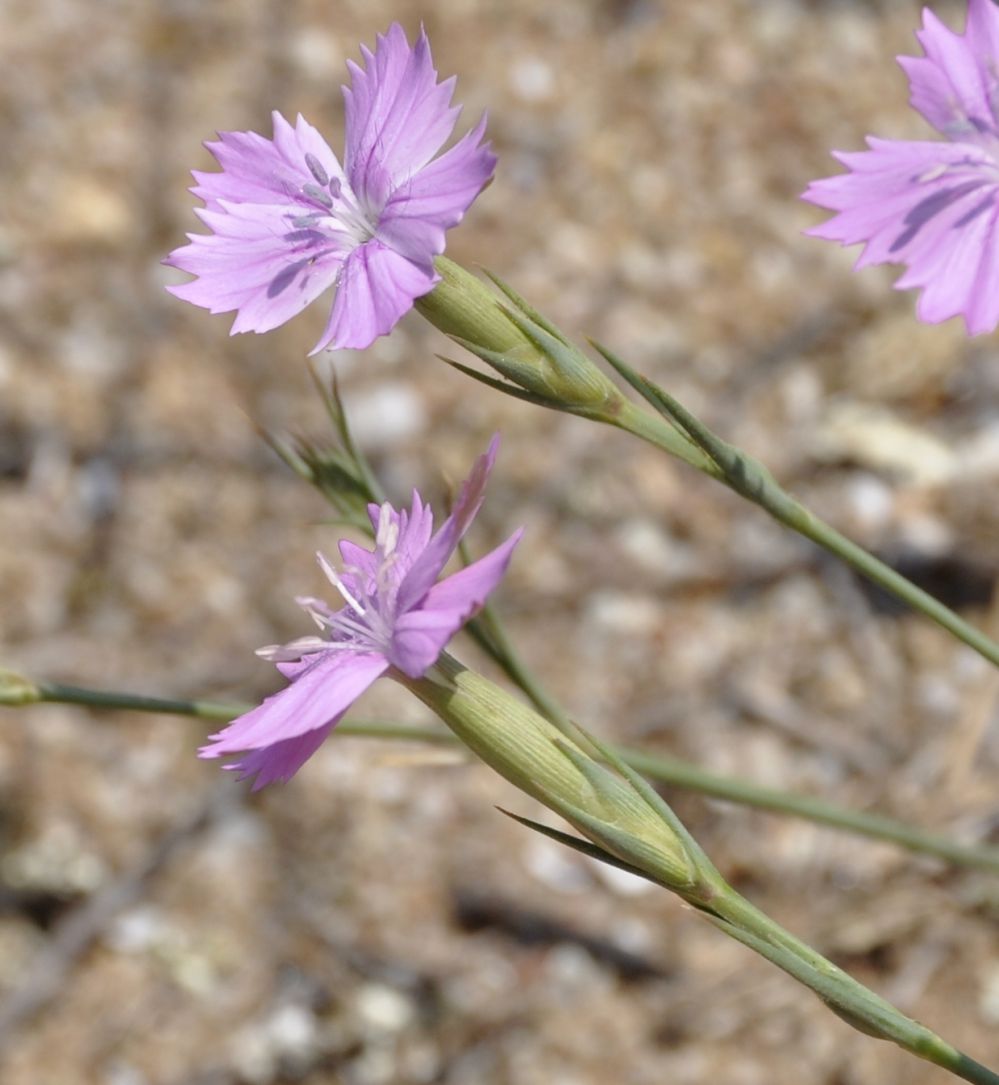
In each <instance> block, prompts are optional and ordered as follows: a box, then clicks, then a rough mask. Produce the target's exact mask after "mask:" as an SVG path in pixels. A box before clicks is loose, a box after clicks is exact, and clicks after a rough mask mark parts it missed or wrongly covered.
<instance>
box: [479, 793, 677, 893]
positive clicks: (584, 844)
mask: <svg viewBox="0 0 999 1085" xmlns="http://www.w3.org/2000/svg"><path fill="white" fill-rule="evenodd" d="M496 809H497V810H499V812H500V813H501V814H505V815H506V816H507V817H508V818H512V819H513V820H514V821H518V822H520V824H521V825H524V826H526V827H527V828H528V829H533V830H534V831H535V832H538V833H541V835H542V836H547V837H548V838H549V839H550V840H554V841H555V842H556V843H557V844H564V845H565V846H566V847H567V848H572V849H573V851H578V852H579V853H580V855H585V856H586V857H587V858H588V859H597V860H599V861H600V862H601V863H606V864H607V865H608V866H613V867H617V869H618V870H624V871H627V872H628V873H629V874H634V875H636V876H637V877H639V878H645V879H646V881H651V882H654V883H655V884H656V885H658V884H659V882H658V881H656V879H654V878H650V877H649V876H648V874H646V873H645V871H644V870H639V869H638V867H637V866H632V865H631V863H626V862H625V861H624V860H623V859H618V857H617V856H616V855H611V853H610V852H609V851H606V850H605V849H604V848H601V847H599V846H598V845H597V844H593V843H591V842H590V841H589V840H584V839H583V838H582V837H579V836H572V835H571V834H570V833H563V832H561V831H560V830H559V829H553V828H552V827H551V826H549V825H542V824H541V822H540V821H532V820H531V819H530V818H525V817H522V816H521V815H520V814H514V813H512V812H511V811H510V810H504V809H503V807H502V806H497V807H496Z"/></svg>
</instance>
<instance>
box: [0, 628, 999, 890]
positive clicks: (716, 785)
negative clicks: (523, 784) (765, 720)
mask: <svg viewBox="0 0 999 1085" xmlns="http://www.w3.org/2000/svg"><path fill="white" fill-rule="evenodd" d="M480 617H482V615H480ZM492 617H493V619H495V621H496V622H497V623H498V619H497V618H496V617H495V615H493V616H492ZM497 628H498V633H499V637H500V642H501V643H503V644H505V645H506V646H507V648H509V651H510V655H509V656H508V657H506V661H507V663H508V664H509V665H510V666H511V668H512V669H513V671H514V673H518V667H519V668H521V672H522V674H523V676H524V677H525V679H526V682H527V685H528V686H529V687H530V688H531V689H532V690H533V694H531V699H532V700H533V701H534V702H535V705H536V707H538V709H539V711H541V712H542V714H544V715H546V716H548V718H549V719H551V720H552V722H553V723H555V724H556V726H558V722H557V720H556V719H555V718H553V715H554V714H555V713H556V712H561V710H560V709H559V706H558V704H557V703H556V702H555V701H554V699H553V698H552V697H551V696H550V695H549V694H548V693H547V692H546V691H545V690H544V689H543V688H542V687H541V686H540V684H539V683H538V682H537V680H536V679H534V678H533V676H532V675H531V674H530V673H529V672H528V671H527V670H526V668H524V667H523V664H522V663H521V662H520V660H519V659H518V657H517V656H516V653H515V652H513V648H512V646H511V645H509V642H508V640H507V638H506V634H505V631H504V630H503V628H502V626H501V625H498V626H497ZM504 669H506V668H504ZM518 684H520V682H519V680H518ZM12 688H13V687H12ZM522 688H525V687H523V686H522ZM42 701H44V702H49V703H56V704H72V705H81V706H84V707H89V708H111V709H118V710H126V711H133V712H156V713H163V714H168V715H175V716H194V717H197V718H199V719H204V720H214V721H219V722H224V721H226V720H230V719H233V718H234V717H236V716H239V715H242V714H243V713H244V712H248V711H249V710H250V709H251V708H253V707H254V706H253V705H251V704H240V703H237V702H222V701H208V700H201V699H198V700H175V699H168V698H164V697H146V696H143V695H140V694H134V693H121V692H113V691H108V690H96V689H84V688H81V687H80V686H69V685H63V684H61V683H58V682H41V683H24V684H22V685H18V686H17V687H16V696H13V695H12V696H10V697H9V698H7V699H6V700H5V697H4V686H3V685H2V684H0V706H2V705H3V704H4V703H7V704H9V705H11V706H15V705H22V704H33V703H38V702H42ZM545 706H548V707H545ZM549 708H551V710H552V715H549ZM562 719H563V720H565V721H567V722H569V724H570V727H571V721H569V720H568V717H567V716H566V715H565V714H564V713H562ZM337 733H338V734H340V735H352V736H357V737H362V738H374V739H401V740H405V741H412V742H427V743H441V744H448V743H452V742H454V738H453V736H452V735H450V733H449V732H446V731H441V730H439V729H437V728H432V727H411V726H402V725H397V724H391V723H376V722H368V721H364V722H362V721H354V720H344V721H343V722H342V723H341V724H340V725H339V727H338V728H337ZM613 749H614V750H615V751H616V753H617V754H618V755H619V756H620V757H621V758H622V759H623V760H625V761H626V762H627V763H628V764H629V765H631V767H632V768H634V769H636V770H637V771H638V772H640V773H642V774H643V775H644V776H646V777H648V778H649V779H651V780H655V781H657V782H658V783H662V784H666V785H668V786H670V787H677V788H682V789H684V790H686V791H693V792H696V793H698V794H702V795H709V796H710V797H711V798H714V799H721V800H723V801H725V802H731V803H736V804H738V805H741V806H752V807H755V808H757V809H760V810H768V811H770V812H771V813H774V814H781V815H789V816H791V817H798V818H802V819H804V820H805V821H811V822H815V823H817V824H820V825H826V826H828V827H829V828H832V829H840V830H842V831H844V832H850V833H856V834H858V835H860V836H866V837H869V838H870V839H872V840H883V841H886V842H888V843H891V844H896V845H897V846H899V847H901V848H905V849H906V850H907V851H911V852H914V853H916V854H922V855H932V856H935V857H936V858H938V859H943V860H946V861H947V862H950V863H954V864H955V865H958V866H966V867H974V868H977V869H979V870H987V871H991V872H993V873H999V849H995V848H988V847H981V846H975V845H969V844H960V843H958V842H957V841H955V840H950V839H948V838H947V837H943V836H937V835H935V834H933V833H928V832H924V831H923V830H921V829H917V828H914V827H913V826H911V825H907V824H905V823H904V822H901V821H896V820H894V819H892V818H886V817H882V816H881V815H879V814H868V813H862V812H861V811H858V810H850V809H847V808H845V807H842V806H836V805H834V804H833V803H827V802H823V801H822V800H821V799H815V798H812V797H811V796H807V795H796V794H794V793H793V792H786V791H778V790H775V789H773V788H767V787H760V786H759V785H758V784H753V783H750V782H749V781H746V780H740V779H738V778H735V777H730V776H719V775H716V774H714V773H711V772H705V771H704V770H703V769H701V768H698V767H697V766H696V765H692V764H690V763H689V762H686V761H680V760H677V759H675V758H671V757H661V756H656V755H654V754H649V753H645V752H643V751H641V750H635V749H630V748H628V747H626V746H615V747H613Z"/></svg>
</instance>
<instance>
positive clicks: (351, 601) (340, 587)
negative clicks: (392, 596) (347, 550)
mask: <svg viewBox="0 0 999 1085" xmlns="http://www.w3.org/2000/svg"><path fill="white" fill-rule="evenodd" d="M316 559H317V560H318V562H319V568H320V569H322V571H323V572H324V573H325V574H326V579H327V580H329V582H330V583H331V584H332V585H333V587H334V588H336V590H337V591H338V592H339V593H340V594H341V595H342V596H343V598H344V601H345V602H346V603H347V605H348V606H351V607H353V608H354V610H356V611H357V613H358V614H363V613H364V607H363V606H361V604H360V603H359V602H358V601H357V600H356V599H355V598H354V597H353V595H351V594H350V592H349V591H348V590H347V585H346V584H344V582H343V580H342V579H341V578H340V574H339V573H338V572H337V571H336V569H334V568H333V566H332V565H330V563H329V560H328V559H327V558H326V555H325V554H322V553H318V552H317V553H316Z"/></svg>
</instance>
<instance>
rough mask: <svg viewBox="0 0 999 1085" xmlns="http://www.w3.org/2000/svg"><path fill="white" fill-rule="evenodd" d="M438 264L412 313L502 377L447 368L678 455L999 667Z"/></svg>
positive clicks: (712, 448) (677, 414)
mask: <svg viewBox="0 0 999 1085" xmlns="http://www.w3.org/2000/svg"><path fill="white" fill-rule="evenodd" d="M436 266H437V270H438V272H439V273H440V276H441V281H440V283H439V284H438V285H437V286H436V287H435V288H434V290H433V291H431V293H429V294H427V295H425V296H424V297H422V298H419V299H418V300H417V302H416V309H417V310H418V311H419V312H420V313H421V314H422V315H423V316H424V317H426V319H427V320H429V321H430V323H432V324H433V325H434V326H435V327H437V328H438V329H439V330H440V331H442V332H444V333H445V334H446V335H449V336H451V338H452V339H453V340H454V341H455V342H457V343H459V344H460V345H461V346H463V347H466V348H467V349H468V350H470V351H471V352H472V353H473V354H475V355H477V356H478V357H479V358H480V359H481V360H482V361H484V362H486V363H487V364H488V365H490V366H491V367H492V368H493V369H494V370H496V371H497V372H498V373H499V374H500V377H501V378H502V379H499V380H497V379H496V378H493V377H489V376H487V375H485V374H483V373H480V372H478V371H476V370H474V369H470V368H469V367H467V366H464V365H460V364H459V363H456V362H450V363H449V364H451V365H452V366H454V367H455V368H457V369H459V370H460V371H461V372H463V373H466V374H467V375H468V376H471V377H473V378H475V379H476V380H478V381H480V382H481V383H483V384H486V385H488V386H489V387H492V388H495V389H497V390H500V391H504V392H507V393H509V394H511V395H515V396H517V397H519V398H521V399H525V400H527V401H528V402H531V403H535V404H538V405H541V406H545V407H548V408H551V409H554V410H560V411H566V412H569V413H571V414H578V415H581V416H582V417H584V418H590V419H592V420H594V421H598V422H603V423H605V424H606V425H611V426H615V427H617V428H618V429H621V430H624V431H625V432H626V433H630V434H632V435H633V436H635V437H639V438H641V439H642V440H643V441H648V442H649V443H650V444H653V445H655V446H656V447H657V448H660V449H662V450H663V451H665V452H668V453H669V454H670V455H671V456H676V457H677V458H678V459H680V460H682V461H683V462H684V463H687V464H689V465H690V466H692V467H695V468H697V469H698V470H699V471H703V472H704V473H705V474H707V475H709V476H710V477H711V478H714V479H717V480H718V481H720V482H723V483H725V485H727V486H729V487H730V488H731V489H732V490H734V491H735V492H736V493H738V494H739V495H740V496H742V497H745V498H747V499H748V500H749V501H752V502H754V503H755V504H757V505H759V506H760V507H761V508H763V509H765V510H766V511H767V512H768V513H769V514H770V515H771V516H773V517H774V519H775V520H777V521H778V522H779V523H781V524H783V525H785V526H786V527H789V528H791V530H793V531H796V532H798V534H800V535H802V536H804V537H805V538H806V539H809V540H811V541H812V542H814V543H817V544H818V545H819V546H821V547H823V548H824V549H825V550H827V551H829V553H831V554H834V555H835V556H836V557H838V558H840V559H841V560H843V561H845V562H846V563H847V564H848V565H850V566H852V567H853V568H854V569H856V570H857V571H858V572H860V573H862V574H863V575H864V576H866V577H868V578H869V579H870V580H872V581H873V582H874V583H875V584H878V585H879V586H880V587H882V588H884V589H885V590H886V591H888V592H890V593H891V594H893V595H895V596H896V597H898V598H899V599H901V600H902V601H903V602H905V603H907V604H908V605H909V606H911V607H913V608H914V609H915V610H918V611H920V612H922V613H923V614H925V615H926V616H927V617H928V618H930V619H931V620H932V621H934V622H936V623H937V624H938V625H939V626H941V627H942V628H943V629H946V630H947V631H948V632H949V633H951V634H953V635H954V636H955V637H957V639H958V640H960V641H962V642H963V643H965V644H967V645H968V646H969V647H970V648H973V649H974V650H975V651H976V652H978V653H979V654H980V655H982V656H983V657H984V658H985V659H987V660H989V662H990V663H993V664H995V665H997V666H999V643H997V642H996V641H994V640H993V639H992V638H991V637H989V636H987V635H986V634H984V633H982V632H981V631H980V630H978V629H975V627H974V626H972V625H970V624H969V623H967V622H965V621H964V620H963V619H962V618H960V617H958V615H957V614H955V613H954V612H953V611H952V610H951V609H950V608H949V607H946V606H944V605H943V604H942V603H941V602H939V600H937V599H934V598H933V596H931V595H929V594H928V593H927V592H925V591H923V590H922V589H921V588H918V587H916V585H915V584H913V583H912V582H911V581H910V580H907V579H906V578H905V577H904V576H901V575H900V574H899V573H897V572H895V570H894V569H891V568H890V567H889V566H887V565H885V563H884V562H882V561H879V560H878V559H877V558H876V557H874V555H873V554H869V553H868V552H867V551H866V550H864V549H863V548H862V547H860V546H858V545H857V544H856V543H854V542H851V541H850V540H849V539H847V538H846V537H845V536H843V535H841V534H840V533H839V532H838V531H836V530H835V529H834V528H832V527H830V525H829V524H826V523H824V522H823V521H822V520H820V519H819V518H818V517H817V516H815V515H814V514H813V513H811V512H810V511H809V510H808V509H807V508H805V506H804V505H802V504H801V502H799V501H796V500H795V499H794V498H793V497H791V495H790V494H788V493H787V492H786V491H785V490H783V489H782V488H781V487H780V486H779V485H778V484H777V482H776V480H775V479H774V478H773V476H772V475H771V474H770V473H769V471H767V470H766V468H765V467H764V466H763V465H762V464H761V463H759V462H758V461H757V460H754V459H753V458H752V457H751V456H748V455H746V453H744V452H741V451H740V450H739V449H736V448H734V447H733V446H732V445H729V444H727V443H726V442H724V441H722V440H721V439H720V438H718V437H716V436H715V435H714V434H713V433H711V432H710V430H708V429H707V427H706V426H704V425H703V424H702V423H701V422H700V421H699V420H698V419H697V418H695V417H694V416H693V415H691V414H690V412H689V411H687V410H685V408H684V407H683V406H682V405H681V404H679V403H677V401H676V400H674V399H673V398H672V397H671V396H670V395H668V394H667V393H666V392H664V391H663V390H662V389H661V388H659V387H658V386H657V385H655V384H653V383H652V382H651V381H648V380H646V379H645V378H644V377H642V376H641V375H640V374H638V373H637V372H635V370H633V369H632V368H631V367H630V366H629V365H628V364H627V363H626V362H624V361H623V360H622V359H621V358H619V357H618V356H617V355H615V354H614V353H613V352H612V351H610V350H608V349H607V348H606V347H603V346H601V345H600V344H599V343H593V346H594V347H595V348H596V349H597V350H598V351H599V352H600V353H601V354H602V355H603V357H604V358H605V359H606V361H607V362H608V363H609V364H610V365H611V366H612V367H613V368H614V369H615V370H616V371H617V372H618V373H619V374H620V375H621V376H622V377H623V378H624V379H625V380H626V381H627V382H628V383H629V384H630V385H631V386H632V387H633V388H634V389H635V390H636V391H637V392H639V394H640V395H642V396H643V397H644V398H645V399H646V400H647V401H648V402H649V403H650V404H651V405H652V407H653V408H654V409H655V410H656V412H657V413H656V414H654V415H650V414H649V413H648V412H647V411H645V410H642V409H640V408H639V407H638V406H636V405H635V404H634V403H632V402H630V401H629V400H627V399H625V397H624V396H623V395H622V394H621V392H620V390H619V389H617V388H616V387H615V386H614V385H613V384H611V383H610V381H609V380H608V379H607V378H606V377H605V376H604V375H603V374H602V373H601V371H600V370H598V369H597V367H596V366H595V365H594V364H593V363H592V362H591V361H590V360H589V359H588V358H587V357H586V356H585V355H584V354H583V353H582V351H580V350H579V348H578V347H576V346H575V345H574V344H572V343H571V342H570V341H569V340H568V339H567V338H566V337H565V336H564V335H563V334H562V333H561V332H560V331H559V329H558V328H556V327H555V326H554V325H553V324H552V323H551V322H550V321H549V320H547V319H546V318H545V317H544V316H542V314H540V313H539V312H537V310H535V309H533V308H532V307H531V306H530V305H529V304H528V302H527V301H526V300H525V299H524V298H522V297H521V296H520V295H519V294H517V292H516V291H515V290H514V289H513V288H512V287H510V286H508V285H507V284H506V283H503V282H502V281H501V280H499V279H497V278H496V277H495V276H491V278H492V281H493V284H494V285H495V286H496V287H497V288H498V290H499V291H500V292H501V293H496V292H494V291H493V290H490V289H489V287H487V286H486V284H485V283H483V282H482V281H481V280H479V279H478V278H476V277H475V276H474V275H472V274H470V273H469V272H467V271H465V269H464V268H462V267H460V266H459V265H457V264H455V263H453V262H452V261H450V260H448V259H446V258H445V257H439V258H438V259H437V262H436ZM445 360H446V359H445Z"/></svg>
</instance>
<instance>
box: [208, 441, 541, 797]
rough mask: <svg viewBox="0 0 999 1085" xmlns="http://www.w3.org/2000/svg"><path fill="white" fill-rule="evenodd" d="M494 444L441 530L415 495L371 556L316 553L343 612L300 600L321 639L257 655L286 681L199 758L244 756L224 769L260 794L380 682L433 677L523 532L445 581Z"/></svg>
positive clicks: (376, 523) (386, 518) (353, 547)
mask: <svg viewBox="0 0 999 1085" xmlns="http://www.w3.org/2000/svg"><path fill="white" fill-rule="evenodd" d="M498 444H499V442H498V438H493V440H492V443H491V444H490V446H489V449H488V451H487V452H486V453H485V455H483V456H480V457H479V459H478V460H477V461H476V463H475V466H474V467H473V469H472V473H471V475H470V476H469V478H468V479H467V481H466V482H465V483H464V485H463V486H462V488H461V492H460V493H459V495H458V499H457V501H456V502H455V506H454V509H453V510H452V512H451V515H450V516H449V517H448V518H447V519H446V520H445V521H444V523H443V524H442V525H441V526H440V528H439V529H438V530H437V532H436V534H435V533H434V530H433V527H434V515H433V512H432V511H431V509H430V508H429V507H428V506H427V505H425V504H424V503H423V500H422V499H421V498H420V495H419V494H418V493H416V492H415V491H414V493H413V504H412V508H411V509H410V511H409V512H408V513H407V512H406V511H405V510H403V511H401V512H398V511H396V510H395V509H394V508H393V507H392V506H391V505H390V504H389V503H388V502H386V503H385V504H383V505H380V506H379V505H372V506H371V507H370V509H369V515H370V516H371V523H372V526H373V527H374V529H375V546H374V549H373V550H371V551H368V550H365V549H364V548H363V547H360V546H358V545H357V544H356V543H352V542H349V541H347V540H344V541H342V542H341V543H340V556H341V558H342V559H343V561H344V565H345V568H344V570H343V572H341V573H338V572H336V570H335V569H334V568H333V566H332V565H331V564H330V562H329V561H327V560H326V558H325V557H323V555H321V554H320V555H319V563H320V566H321V567H322V569H323V572H325V574H326V576H327V577H328V578H329V580H330V582H331V583H332V584H333V586H334V587H335V588H336V589H337V591H338V592H339V593H340V595H341V596H342V598H343V602H344V605H343V606H342V607H341V608H340V609H339V610H333V609H332V608H331V607H329V606H328V605H327V604H326V603H324V602H323V601H322V600H321V599H313V598H311V597H304V598H300V599H299V600H298V602H299V603H300V605H301V606H303V607H304V608H305V609H306V610H307V611H308V613H309V614H310V615H311V616H312V618H313V620H314V621H315V622H316V624H317V625H318V626H319V629H320V634H319V635H318V636H309V637H301V638H299V639H298V640H294V641H292V642H291V643H290V644H285V645H271V646H270V647H267V648H261V649H260V651H259V652H258V654H259V655H261V656H263V657H264V658H265V659H270V660H272V661H273V662H274V663H275V664H276V665H277V668H278V670H279V671H280V672H281V673H282V674H283V675H284V676H285V678H287V679H289V681H290V684H289V685H288V686H286V687H285V688H284V689H283V690H281V691H280V692H279V693H276V694H274V696H272V697H268V698H267V699H266V700H265V701H264V702H263V704H261V705H259V706H258V707H257V708H254V709H253V710H252V711H250V712H247V713H246V714H245V715H242V716H240V717H239V718H238V719H236V720H233V722H232V723H230V724H229V726H228V727H226V728H224V729H223V730H222V731H220V732H218V734H215V735H211V736H210V739H209V744H208V745H207V746H204V747H203V748H202V749H201V750H200V751H199V756H200V757H223V756H226V755H228V754H232V753H237V752H238V753H242V754H243V756H242V757H241V758H240V759H239V760H238V761H236V762H235V763H232V764H229V765H226V768H230V769H235V770H237V771H238V772H239V773H240V779H245V778H246V777H248V776H255V777H256V779H255V782H254V784H253V789H254V790H257V789H258V788H261V787H263V786H264V785H265V784H269V783H272V782H273V781H275V780H288V779H290V777H292V776H294V774H295V773H296V772H297V771H298V770H299V769H300V768H301V767H302V765H303V764H305V762H306V761H307V760H308V759H309V758H310V757H311V756H312V755H313V754H314V753H315V752H316V750H317V749H318V748H319V747H320V746H321V745H322V743H323V740H324V739H325V738H326V736H327V735H328V734H329V733H330V731H332V730H333V728H334V727H335V726H336V725H337V723H339V722H340V719H341V718H342V717H343V715H344V713H345V712H346V711H347V710H348V709H349V708H350V706H351V705H352V704H353V703H354V701H356V700H357V698H358V697H360V696H361V694H362V693H363V692H364V691H365V690H366V689H367V688H368V687H369V686H370V685H371V684H372V683H373V682H374V681H375V679H377V678H379V677H380V676H381V675H383V674H388V675H389V676H391V674H392V672H393V671H396V672H401V674H402V675H405V676H407V677H409V678H420V677H422V676H423V675H425V674H426V672H427V671H428V670H429V669H430V668H431V667H432V666H433V665H434V663H436V662H437V659H438V657H439V656H440V654H441V652H442V651H443V650H444V647H445V645H446V644H447V643H448V641H449V640H450V639H451V638H452V637H453V636H454V635H455V633H457V632H458V630H459V629H460V628H461V627H462V626H463V625H464V624H465V622H467V621H468V619H469V618H471V617H472V616H473V615H474V614H475V613H476V611H478V610H479V608H480V607H481V606H482V604H483V603H484V602H485V600H486V597H487V596H488V595H489V593H490V592H491V591H492V590H493V589H494V588H495V587H496V585H497V584H498V583H499V582H500V580H501V579H502V577H503V574H504V572H505V571H506V567H507V565H508V564H509V561H510V557H511V556H512V554H513V548H514V547H515V546H516V545H517V542H518V541H519V539H520V536H521V532H520V531H516V532H514V534H513V535H511V536H510V538H509V539H507V541H506V542H505V543H502V544H501V545H500V546H498V547H497V548H496V549H495V550H493V551H491V552H490V553H489V554H487V555H486V556H485V557H483V558H480V559H479V560H478V561H476V562H474V563H473V564H471V565H469V566H467V567H466V568H464V569H461V570H459V571H458V572H456V573H453V574H452V575H451V576H448V577H445V578H444V579H443V580H439V579H438V578H439V577H440V574H441V572H442V571H443V569H444V566H445V565H446V564H447V562H448V559H449V558H450V557H451V555H452V554H453V553H454V551H455V548H456V547H457V545H458V542H459V541H460V540H461V537H462V536H463V535H464V534H465V532H466V531H467V530H468V527H469V525H470V524H471V522H472V521H473V520H474V519H475V515H476V513H477V512H478V511H479V507H480V506H481V504H482V498H483V495H484V492H485V486H486V480H487V479H488V478H489V473H490V471H491V470H492V466H493V463H494V462H495V459H496V450H497V447H498Z"/></svg>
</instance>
